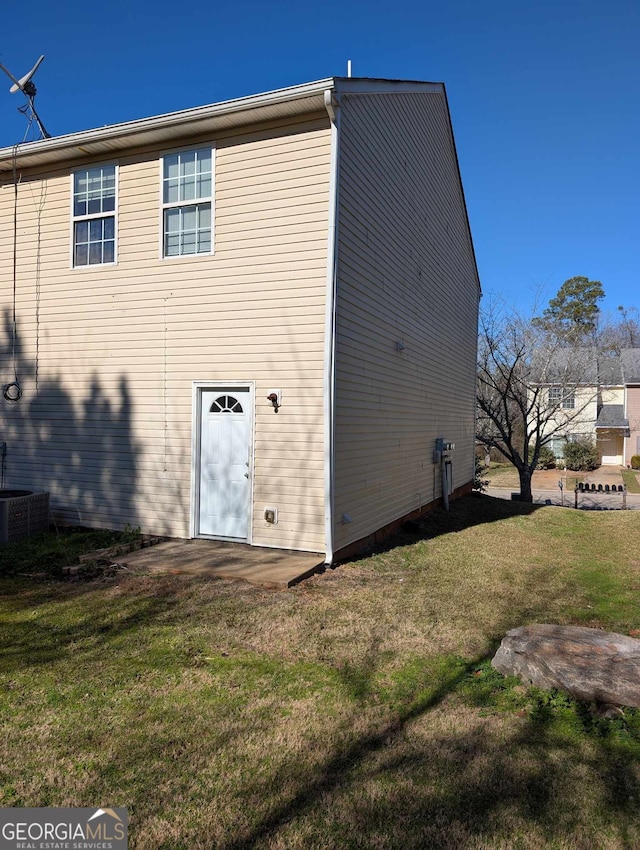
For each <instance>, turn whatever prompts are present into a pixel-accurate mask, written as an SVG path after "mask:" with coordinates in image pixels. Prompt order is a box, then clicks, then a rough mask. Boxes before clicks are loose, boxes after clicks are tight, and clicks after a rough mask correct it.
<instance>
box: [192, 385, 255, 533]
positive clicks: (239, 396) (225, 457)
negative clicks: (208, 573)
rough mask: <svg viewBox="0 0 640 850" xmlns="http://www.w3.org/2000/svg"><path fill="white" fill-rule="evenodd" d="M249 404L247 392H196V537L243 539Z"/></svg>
mask: <svg viewBox="0 0 640 850" xmlns="http://www.w3.org/2000/svg"><path fill="white" fill-rule="evenodd" d="M252 401H253V399H252V393H251V391H250V388H249V387H237V386H235V387H232V386H229V387H222V388H219V389H206V390H202V393H201V410H200V476H199V478H200V487H199V506H198V520H199V522H198V526H197V533H198V534H201V535H207V536H212V537H227V538H232V539H236V540H247V539H248V531H249V506H250V498H251V412H252Z"/></svg>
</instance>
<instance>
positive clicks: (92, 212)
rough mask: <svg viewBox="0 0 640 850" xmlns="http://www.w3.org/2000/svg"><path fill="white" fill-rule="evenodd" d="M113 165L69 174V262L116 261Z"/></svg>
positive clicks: (114, 174)
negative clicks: (71, 237)
mask: <svg viewBox="0 0 640 850" xmlns="http://www.w3.org/2000/svg"><path fill="white" fill-rule="evenodd" d="M115 214H116V166H115V165H98V166H95V167H92V168H83V169H82V170H80V171H75V172H74V174H73V265H74V266H93V265H104V264H105V263H115V260H116V215H115Z"/></svg>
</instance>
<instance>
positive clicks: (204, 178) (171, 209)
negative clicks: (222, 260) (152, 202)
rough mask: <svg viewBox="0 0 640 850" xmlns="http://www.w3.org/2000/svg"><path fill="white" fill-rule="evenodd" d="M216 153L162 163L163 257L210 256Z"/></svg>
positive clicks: (188, 154)
mask: <svg viewBox="0 0 640 850" xmlns="http://www.w3.org/2000/svg"><path fill="white" fill-rule="evenodd" d="M212 198H213V151H212V149H211V148H210V147H207V148H198V149H197V150H187V151H180V153H173V154H168V155H167V156H165V157H164V158H163V161H162V206H163V212H162V233H163V239H162V242H163V250H162V253H163V256H164V257H180V256H183V255H188V254H210V253H211V250H212V239H211V204H212Z"/></svg>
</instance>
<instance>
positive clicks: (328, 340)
mask: <svg viewBox="0 0 640 850" xmlns="http://www.w3.org/2000/svg"><path fill="white" fill-rule="evenodd" d="M324 105H325V108H326V110H327V113H328V115H329V120H330V121H331V159H330V166H329V168H330V171H329V218H328V242H327V289H326V297H325V324H324V375H323V387H324V409H323V419H324V537H325V564H327V565H330V564H332V563H333V552H334V540H333V517H334V504H335V493H334V437H335V421H334V416H335V406H334V402H335V340H336V284H337V268H338V173H339V162H340V155H339V154H340V151H339V144H340V111H339V105H338V102H337V99H336V98H335V95H334V92H333V89H326V90H325V93H324Z"/></svg>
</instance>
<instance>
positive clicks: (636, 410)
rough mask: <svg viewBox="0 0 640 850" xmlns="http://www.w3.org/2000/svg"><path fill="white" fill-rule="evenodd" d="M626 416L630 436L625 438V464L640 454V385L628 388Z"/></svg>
mask: <svg viewBox="0 0 640 850" xmlns="http://www.w3.org/2000/svg"><path fill="white" fill-rule="evenodd" d="M626 396H627V401H626V411H625V416H626V418H627V419H628V420H629V436H628V437H627V438H626V439H625V441H624V444H625V453H624V462H625V464H628V463H631V458H632V457H633V456H634V455H640V386H635V387H634V386H629V387H627V388H626Z"/></svg>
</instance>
